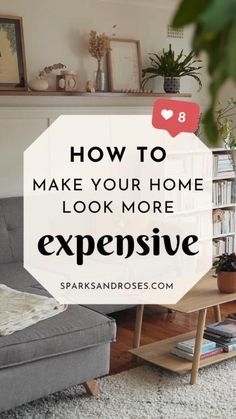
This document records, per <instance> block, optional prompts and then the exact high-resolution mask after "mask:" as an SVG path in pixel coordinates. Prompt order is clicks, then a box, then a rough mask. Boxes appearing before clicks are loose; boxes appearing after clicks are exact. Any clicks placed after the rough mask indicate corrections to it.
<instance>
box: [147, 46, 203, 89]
mask: <svg viewBox="0 0 236 419" xmlns="http://www.w3.org/2000/svg"><path fill="white" fill-rule="evenodd" d="M149 60H150V66H149V67H147V68H144V69H143V82H142V85H143V87H144V86H145V85H146V83H147V82H148V81H149V80H151V79H154V78H155V77H158V76H162V77H164V90H165V92H166V93H179V92H180V79H181V77H184V76H189V77H193V78H194V79H195V80H196V81H197V82H198V85H199V90H200V89H201V88H202V82H201V80H200V78H199V77H198V75H199V70H200V69H201V68H202V67H200V66H198V65H197V64H196V63H201V62H202V60H199V59H197V58H196V57H195V55H194V52H193V51H191V52H190V53H189V54H188V55H184V54H183V50H181V52H180V54H179V55H178V56H177V57H175V52H174V51H173V50H172V48H171V44H170V45H169V50H168V51H165V50H164V49H163V50H162V54H153V53H152V54H149Z"/></svg>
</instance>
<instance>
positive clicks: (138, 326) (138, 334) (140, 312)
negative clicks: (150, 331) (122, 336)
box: [133, 304, 144, 348]
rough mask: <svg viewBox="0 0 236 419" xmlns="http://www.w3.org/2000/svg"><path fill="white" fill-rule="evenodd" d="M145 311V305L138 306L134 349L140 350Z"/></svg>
mask: <svg viewBox="0 0 236 419" xmlns="http://www.w3.org/2000/svg"><path fill="white" fill-rule="evenodd" d="M143 310H144V305H143V304H141V305H138V306H137V308H136V318H135V326H134V338H133V347H134V348H139V346H140V340H141V332H142V323H143Z"/></svg>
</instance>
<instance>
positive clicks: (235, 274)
mask: <svg viewBox="0 0 236 419" xmlns="http://www.w3.org/2000/svg"><path fill="white" fill-rule="evenodd" d="M217 259H218V260H217V261H215V263H214V267H215V269H216V274H217V281H218V288H219V290H220V292H223V293H226V294H231V293H234V292H236V255H235V253H232V254H231V255H228V254H227V253H224V254H223V255H221V256H219V257H218V258H217Z"/></svg>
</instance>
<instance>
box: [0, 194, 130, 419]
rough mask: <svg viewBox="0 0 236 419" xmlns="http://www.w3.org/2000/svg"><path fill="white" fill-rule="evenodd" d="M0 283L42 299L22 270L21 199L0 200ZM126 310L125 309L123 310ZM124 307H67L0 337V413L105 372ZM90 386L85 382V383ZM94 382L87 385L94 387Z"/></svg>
mask: <svg viewBox="0 0 236 419" xmlns="http://www.w3.org/2000/svg"><path fill="white" fill-rule="evenodd" d="M0 283H3V284H6V285H8V286H9V287H12V288H15V289H17V290H21V291H26V292H31V293H38V294H44V295H47V292H46V291H45V290H44V289H43V288H42V287H41V286H40V285H39V284H38V283H37V281H35V279H34V278H33V277H32V276H31V275H30V274H29V273H28V272H27V271H26V270H25V269H24V268H23V199H22V198H5V199H0ZM126 307H127V306H126ZM121 309H124V306H111V305H109V306H88V307H84V306H78V305H77V306H75V305H74V306H70V307H69V308H68V310H67V311H65V312H63V313H61V314H59V315H57V316H55V317H52V318H50V319H47V320H44V321H42V322H39V323H38V324H36V325H34V326H30V327H28V328H26V329H24V330H22V331H19V332H16V333H14V334H12V335H9V336H4V337H0V389H1V390H0V412H1V411H5V410H8V409H10V408H14V407H15V406H17V405H20V404H23V403H26V402H29V401H31V400H35V399H37V398H40V397H44V396H47V395H48V394H50V393H53V392H56V391H59V390H62V389H64V388H66V387H69V386H71V385H74V384H81V383H85V382H88V384H87V385H86V388H87V389H90V390H91V393H92V392H93V390H92V389H91V387H90V384H91V381H90V380H93V379H95V378H97V377H99V376H102V375H104V374H107V373H108V371H109V361H110V343H111V342H112V341H113V340H114V339H115V336H116V324H115V321H114V320H113V319H112V318H110V317H107V316H106V315H104V313H111V312H114V311H118V310H121ZM89 383H90V384H89ZM94 384H95V383H93V385H94Z"/></svg>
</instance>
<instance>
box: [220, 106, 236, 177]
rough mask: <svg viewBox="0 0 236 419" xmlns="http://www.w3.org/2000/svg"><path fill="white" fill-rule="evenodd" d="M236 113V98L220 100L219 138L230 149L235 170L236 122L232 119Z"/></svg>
mask: <svg viewBox="0 0 236 419" xmlns="http://www.w3.org/2000/svg"><path fill="white" fill-rule="evenodd" d="M235 115H236V100H235V99H233V98H230V99H228V100H227V101H226V102H225V103H222V102H220V101H219V102H218V106H217V108H216V124H217V129H218V133H219V140H220V141H223V142H224V143H225V147H226V148H227V149H229V150H230V152H231V156H232V160H233V164H234V170H236V124H235V122H234V120H233V119H232V118H233V117H234V116H235Z"/></svg>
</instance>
